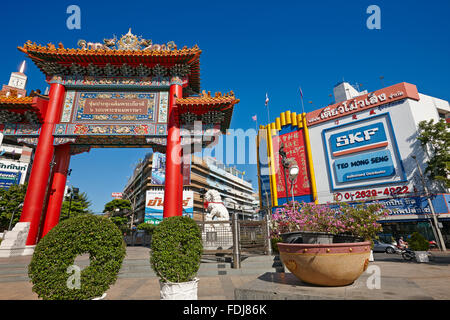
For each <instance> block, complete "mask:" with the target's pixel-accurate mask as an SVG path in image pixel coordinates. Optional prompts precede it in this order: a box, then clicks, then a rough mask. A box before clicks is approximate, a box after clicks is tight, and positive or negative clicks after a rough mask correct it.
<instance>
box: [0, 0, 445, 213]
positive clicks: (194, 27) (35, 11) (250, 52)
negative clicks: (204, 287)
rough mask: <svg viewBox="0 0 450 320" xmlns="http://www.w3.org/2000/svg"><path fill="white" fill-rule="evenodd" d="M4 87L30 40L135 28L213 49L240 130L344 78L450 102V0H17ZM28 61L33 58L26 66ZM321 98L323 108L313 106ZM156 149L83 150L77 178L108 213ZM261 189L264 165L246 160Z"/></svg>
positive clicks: (37, 76) (10, 6)
mask: <svg viewBox="0 0 450 320" xmlns="http://www.w3.org/2000/svg"><path fill="white" fill-rule="evenodd" d="M72 4H76V5H78V6H79V7H80V8H81V30H69V29H68V28H67V27H66V20H67V18H68V17H69V14H67V13H66V9H67V7H68V6H69V5H72ZM372 4H375V5H378V6H379V7H380V9H381V29H380V30H369V29H368V28H367V27H366V20H367V18H368V17H369V14H367V13H366V9H367V7H368V6H369V5H372ZM0 15H1V19H0V28H1V30H3V32H2V50H1V51H0V57H1V61H2V64H1V65H0V77H1V79H0V80H1V83H7V82H8V79H9V74H10V72H12V71H16V70H17V69H18V68H19V66H20V63H21V62H22V60H23V59H24V55H23V54H22V53H21V52H19V51H18V50H17V48H16V47H17V46H19V45H22V44H23V43H25V42H26V41H27V40H31V41H33V42H36V43H40V44H43V45H45V44H47V43H48V42H52V43H53V44H55V45H57V44H58V43H59V42H62V43H63V44H64V46H65V47H66V48H72V47H73V48H75V47H77V45H76V43H77V41H78V40H79V39H85V40H87V41H92V42H101V40H102V39H103V38H109V37H112V36H113V34H115V35H116V36H118V37H120V36H121V35H123V34H125V33H127V31H128V28H130V27H131V28H132V32H133V33H134V34H137V35H142V36H143V37H144V38H150V39H152V40H153V42H154V43H165V42H167V41H170V40H173V41H175V43H176V44H177V45H178V46H179V47H180V46H184V45H186V46H188V47H191V46H193V45H195V44H197V45H198V46H199V47H200V49H202V51H203V53H202V56H201V58H200V62H201V79H202V81H201V87H202V90H207V91H211V92H216V91H221V92H228V91H230V90H233V91H234V92H235V94H236V96H237V97H238V98H239V99H240V100H241V102H240V103H239V104H238V105H237V106H236V108H235V112H234V116H233V120H232V123H231V128H243V129H247V128H254V127H255V123H254V122H253V121H252V119H251V116H252V115H254V114H256V115H257V116H258V124H261V123H262V122H264V123H266V122H267V110H266V109H265V107H264V99H265V94H266V92H268V94H269V98H270V115H271V121H273V120H274V118H275V117H276V116H278V115H279V114H280V113H281V112H283V111H285V110H291V111H297V112H301V107H300V106H301V103H300V99H299V93H298V87H299V86H301V87H302V90H303V94H304V99H305V109H306V111H307V112H308V111H311V110H314V109H317V108H320V107H323V106H325V105H327V104H328V103H330V102H331V98H330V97H329V94H331V93H332V88H333V86H334V85H335V84H336V83H338V82H340V81H342V79H345V80H346V81H349V82H350V83H352V84H354V83H360V84H362V89H367V90H369V91H371V90H376V89H379V88H380V87H382V83H381V81H380V76H384V80H383V81H384V86H388V85H392V84H395V83H399V82H402V81H406V82H410V83H413V84H415V85H417V87H418V89H419V91H420V92H421V93H424V94H428V95H431V96H435V97H438V98H441V99H445V100H450V77H449V75H450V56H449V53H450V32H449V31H450V22H449V20H450V19H448V16H449V15H450V2H449V1H433V2H426V1H404V0H397V1H380V0H371V1H364V0H363V1H271V2H265V1H242V0H241V1H175V0H174V1H170V2H169V1H134V0H127V1H75V0H74V1H23V2H19V3H18V2H11V1H8V2H6V3H4V4H2V11H1V13H0ZM27 62H29V60H28V61H27ZM26 74H27V75H28V77H29V81H28V85H27V89H28V90H32V89H38V88H39V89H41V90H42V91H44V90H45V88H46V86H47V84H46V83H45V81H44V77H43V75H42V74H41V73H40V71H39V70H38V69H37V68H36V67H35V66H34V65H31V64H30V63H28V66H27V69H26ZM309 101H312V103H309ZM146 152H148V150H146V149H92V150H91V151H90V152H89V153H85V154H81V155H77V156H74V157H72V159H71V165H70V168H71V169H72V175H71V176H70V177H69V183H70V184H71V185H75V186H78V187H79V188H80V189H81V191H85V192H87V193H88V196H89V198H90V199H91V200H92V202H93V206H92V210H93V211H96V212H100V211H102V210H103V207H104V204H105V203H106V202H108V201H109V200H111V196H110V195H111V192H118V191H122V189H123V187H124V185H125V183H126V181H127V177H128V176H130V175H131V174H132V169H133V165H134V164H135V163H136V162H137V161H138V159H139V158H143V157H144V155H145V153H146ZM238 168H240V169H242V170H245V171H246V173H247V174H246V176H247V179H251V180H252V182H253V185H254V186H255V188H257V180H256V165H238Z"/></svg>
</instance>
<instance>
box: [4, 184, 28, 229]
mask: <svg viewBox="0 0 450 320" xmlns="http://www.w3.org/2000/svg"><path fill="white" fill-rule="evenodd" d="M26 193H27V184H14V185H12V186H10V187H9V189H0V229H3V230H4V229H8V226H9V222H10V220H11V217H12V215H13V214H14V218H13V223H12V225H11V227H14V225H15V224H16V223H17V222H19V219H20V215H21V213H22V207H19V206H20V204H21V203H23V201H24V199H25V194H26Z"/></svg>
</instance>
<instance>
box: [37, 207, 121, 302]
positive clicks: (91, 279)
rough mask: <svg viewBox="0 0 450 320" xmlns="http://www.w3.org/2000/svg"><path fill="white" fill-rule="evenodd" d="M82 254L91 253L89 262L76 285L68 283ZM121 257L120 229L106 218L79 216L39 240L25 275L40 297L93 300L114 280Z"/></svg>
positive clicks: (66, 221)
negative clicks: (76, 260) (77, 258)
mask: <svg viewBox="0 0 450 320" xmlns="http://www.w3.org/2000/svg"><path fill="white" fill-rule="evenodd" d="M85 253H88V254H89V255H90V265H89V266H88V267H86V268H85V269H83V270H82V271H81V273H80V281H79V287H78V288H77V287H74V286H69V281H71V279H69V277H72V279H73V276H74V274H75V273H74V271H73V267H71V266H73V265H74V262H75V258H76V257H77V256H79V255H82V254H85ZM124 257H125V243H124V241H123V237H122V233H121V231H120V230H119V228H118V227H117V226H116V225H115V224H114V223H112V222H111V221H110V220H109V219H107V218H104V217H100V216H94V215H82V216H78V217H73V218H70V219H67V220H64V221H62V222H61V223H59V224H58V225H57V226H56V227H54V228H53V229H52V230H50V231H49V232H48V233H47V235H46V236H45V237H44V238H42V239H41V240H40V241H39V243H38V244H37V245H36V248H35V250H34V254H33V257H32V260H31V263H30V264H29V266H28V275H29V277H30V279H31V282H32V283H33V291H34V292H36V293H37V294H38V296H39V297H40V298H42V299H45V300H83V299H92V298H95V297H99V296H101V295H103V293H105V292H106V291H107V290H108V289H109V287H110V286H111V285H112V284H114V283H115V281H116V279H117V274H118V273H119V270H120V267H121V265H122V261H123V259H124ZM68 271H69V273H68Z"/></svg>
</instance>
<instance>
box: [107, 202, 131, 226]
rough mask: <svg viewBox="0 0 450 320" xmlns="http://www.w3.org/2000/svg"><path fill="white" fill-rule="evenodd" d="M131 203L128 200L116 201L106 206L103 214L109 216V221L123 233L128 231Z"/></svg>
mask: <svg viewBox="0 0 450 320" xmlns="http://www.w3.org/2000/svg"><path fill="white" fill-rule="evenodd" d="M131 210H132V208H131V202H130V200H126V199H114V200H112V201H110V202H108V203H107V204H105V209H104V210H103V212H105V213H106V214H107V216H108V217H109V219H110V220H111V221H112V222H113V223H114V224H115V225H116V226H117V227H118V228H119V229H120V230H122V232H126V231H127V223H128V214H129V213H130V212H131Z"/></svg>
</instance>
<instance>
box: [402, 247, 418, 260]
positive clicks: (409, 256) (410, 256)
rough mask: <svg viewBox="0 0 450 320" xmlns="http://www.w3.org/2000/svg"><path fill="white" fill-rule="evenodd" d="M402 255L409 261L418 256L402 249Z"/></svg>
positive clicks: (406, 249)
mask: <svg viewBox="0 0 450 320" xmlns="http://www.w3.org/2000/svg"><path fill="white" fill-rule="evenodd" d="M400 254H401V255H402V258H403V259H405V260H407V261H411V260H413V259H415V258H416V254H415V253H414V251H412V250H410V249H408V248H405V249H402V250H401V252H400Z"/></svg>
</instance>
